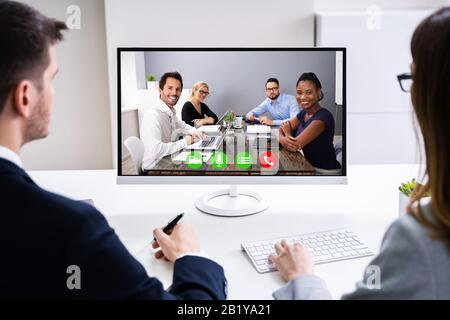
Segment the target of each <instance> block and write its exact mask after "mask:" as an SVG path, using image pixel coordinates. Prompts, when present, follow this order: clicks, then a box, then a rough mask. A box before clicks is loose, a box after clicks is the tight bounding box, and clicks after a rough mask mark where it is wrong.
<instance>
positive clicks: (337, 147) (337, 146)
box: [333, 137, 342, 166]
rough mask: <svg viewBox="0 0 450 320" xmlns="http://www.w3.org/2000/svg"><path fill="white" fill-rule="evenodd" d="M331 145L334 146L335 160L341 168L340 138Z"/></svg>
mask: <svg viewBox="0 0 450 320" xmlns="http://www.w3.org/2000/svg"><path fill="white" fill-rule="evenodd" d="M333 145H334V152H335V154H336V160H337V161H338V162H339V164H340V165H341V166H342V137H340V138H338V139H336V141H334V143H333Z"/></svg>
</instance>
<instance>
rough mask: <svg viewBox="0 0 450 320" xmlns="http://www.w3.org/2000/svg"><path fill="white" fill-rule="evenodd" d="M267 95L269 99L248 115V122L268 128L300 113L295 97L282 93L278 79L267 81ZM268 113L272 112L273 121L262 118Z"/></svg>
mask: <svg viewBox="0 0 450 320" xmlns="http://www.w3.org/2000/svg"><path fill="white" fill-rule="evenodd" d="M266 95H267V98H266V99H265V100H264V101H263V102H262V103H261V104H260V105H259V106H257V107H256V108H254V109H253V110H251V111H250V112H249V113H247V115H246V118H247V120H248V121H250V122H255V121H259V122H260V123H261V124H265V125H268V126H279V125H281V124H282V123H283V122H284V121H287V120H289V119H290V118H293V117H295V116H296V115H297V114H298V113H299V112H300V108H299V106H298V104H297V100H296V99H295V97H294V96H293V95H290V94H285V93H280V83H279V82H278V79H275V78H270V79H268V80H267V81H266ZM266 112H270V114H271V115H272V119H270V118H268V117H266V116H262V115H263V114H265V113H266Z"/></svg>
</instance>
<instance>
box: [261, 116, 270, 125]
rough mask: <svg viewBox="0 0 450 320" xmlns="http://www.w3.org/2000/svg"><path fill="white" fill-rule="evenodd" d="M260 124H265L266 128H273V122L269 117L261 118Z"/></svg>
mask: <svg viewBox="0 0 450 320" xmlns="http://www.w3.org/2000/svg"><path fill="white" fill-rule="evenodd" d="M259 122H261V124H265V125H266V126H273V120H272V119H269V118H267V117H261V118H259Z"/></svg>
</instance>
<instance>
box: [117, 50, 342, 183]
mask: <svg viewBox="0 0 450 320" xmlns="http://www.w3.org/2000/svg"><path fill="white" fill-rule="evenodd" d="M129 51H335V52H336V51H341V52H342V60H343V61H342V67H343V70H342V74H343V84H342V90H343V93H342V109H343V110H342V175H339V176H279V175H273V176H270V175H261V176H191V175H189V176H155V175H153V176H145V175H123V174H122V147H123V146H122V122H121V112H122V108H121V98H122V97H121V53H122V52H129ZM346 63H347V57H346V48H344V47H282V48H280V47H274V48H267V47H265V48H254V47H253V48H237V47H233V48H228V47H227V48H202V47H195V48H194V47H192V48H172V47H118V48H117V137H118V139H117V143H118V148H117V183H119V184H244V185H252V184H294V185H295V184H316V185H317V184H318V185H320V184H346V183H347V123H346V121H347V81H346V72H347V70H346Z"/></svg>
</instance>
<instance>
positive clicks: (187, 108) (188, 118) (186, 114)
mask: <svg viewBox="0 0 450 320" xmlns="http://www.w3.org/2000/svg"><path fill="white" fill-rule="evenodd" d="M181 119H182V120H183V121H184V122H186V123H187V124H188V125H190V126H194V123H193V122H192V120H194V119H195V114H194V106H193V105H192V103H191V102H190V101H186V102H185V103H184V105H183V109H181Z"/></svg>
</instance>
